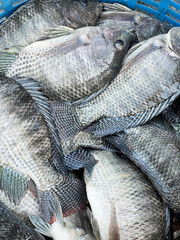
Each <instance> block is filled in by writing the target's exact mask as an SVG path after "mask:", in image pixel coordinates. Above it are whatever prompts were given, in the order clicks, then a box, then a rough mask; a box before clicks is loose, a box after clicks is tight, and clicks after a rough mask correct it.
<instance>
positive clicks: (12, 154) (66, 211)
mask: <svg viewBox="0 0 180 240" xmlns="http://www.w3.org/2000/svg"><path fill="white" fill-rule="evenodd" d="M26 84H27V85H28V79H26ZM29 84H30V85H29V86H30V89H31V94H32V95H33V96H34V98H36V102H35V101H34V100H33V98H32V96H31V95H30V94H29V93H28V92H27V91H26V90H25V89H24V88H23V87H22V86H21V85H20V84H19V83H18V82H17V79H16V80H15V79H11V78H7V77H5V76H0V106H1V107H0V109H1V114H0V131H1V135H0V139H1V141H0V155H1V159H0V187H1V191H2V192H5V194H6V196H8V197H9V200H10V201H11V203H13V204H14V205H19V204H21V202H22V200H23V199H24V197H25V195H26V193H27V192H28V191H30V192H31V193H32V194H33V195H34V197H35V198H36V199H38V203H39V209H40V212H41V216H42V218H43V219H44V220H45V221H46V222H47V223H49V224H51V223H54V222H56V218H55V215H56V212H55V198H58V199H59V201H60V204H61V205H62V211H63V216H64V217H66V216H68V215H70V214H73V213H74V212H77V211H79V210H81V209H83V208H84V207H86V202H87V198H86V191H85V184H84V183H83V182H82V181H81V180H79V179H78V178H76V177H74V176H72V175H62V174H60V173H58V172H57V171H56V170H54V168H53V167H52V166H51V165H50V162H49V161H50V158H51V145H50V137H49V131H48V128H47V124H46V122H45V118H44V117H43V116H42V115H41V114H40V111H39V109H40V107H41V111H42V109H44V111H45V112H48V105H47V103H46V102H45V101H44V99H43V97H42V96H41V93H40V92H39V91H37V86H36V85H34V87H33V84H32V79H30V80H29ZM32 92H33V93H32ZM43 106H44V108H42V107H43ZM46 121H49V122H50V121H51V120H50V117H49V116H47V119H46ZM5 203H6V202H5ZM39 209H37V211H39Z"/></svg>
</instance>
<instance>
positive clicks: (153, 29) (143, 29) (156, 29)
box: [136, 17, 169, 41]
mask: <svg viewBox="0 0 180 240" xmlns="http://www.w3.org/2000/svg"><path fill="white" fill-rule="evenodd" d="M168 31H169V27H168V26H166V25H165V24H163V23H162V22H160V21H159V20H157V19H153V18H151V17H143V18H142V21H141V22H140V24H139V25H138V26H137V27H136V32H137V35H138V40H139V41H144V40H146V39H148V38H151V37H154V36H156V35H159V34H164V33H167V32H168Z"/></svg>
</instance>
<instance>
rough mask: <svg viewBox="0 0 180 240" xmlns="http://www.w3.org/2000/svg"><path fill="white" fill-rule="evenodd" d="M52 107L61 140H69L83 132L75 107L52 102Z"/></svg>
mask: <svg viewBox="0 0 180 240" xmlns="http://www.w3.org/2000/svg"><path fill="white" fill-rule="evenodd" d="M50 107H51V112H52V116H53V118H54V121H55V124H56V127H57V129H58V132H59V136H60V138H61V139H64V140H69V139H70V138H71V137H73V136H74V135H76V134H77V133H78V132H80V131H81V130H82V128H83V126H82V125H81V123H80V121H79V118H78V116H77V113H76V108H75V107H74V106H71V105H68V104H66V103H63V102H52V103H51V104H50Z"/></svg>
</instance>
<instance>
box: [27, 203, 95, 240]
mask: <svg viewBox="0 0 180 240" xmlns="http://www.w3.org/2000/svg"><path fill="white" fill-rule="evenodd" d="M29 218H30V220H31V222H32V224H33V225H34V226H35V227H36V229H35V230H36V231H38V232H40V233H42V234H43V235H45V236H48V237H52V238H53V239H54V240H58V239H62V240H63V239H64V240H67V239H74V237H76V239H82V240H94V238H92V237H91V236H90V235H89V234H85V232H84V230H83V229H78V228H77V227H76V226H74V228H73V227H72V228H66V226H65V224H64V220H63V214H62V208H61V205H60V203H59V201H58V200H57V199H55V221H54V222H53V223H52V224H50V223H47V222H46V221H44V219H43V218H41V217H40V216H29Z"/></svg>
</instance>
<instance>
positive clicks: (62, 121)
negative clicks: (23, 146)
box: [51, 27, 180, 139]
mask: <svg viewBox="0 0 180 240" xmlns="http://www.w3.org/2000/svg"><path fill="white" fill-rule="evenodd" d="M175 39H176V42H175ZM179 43H180V28H178V27H177V28H172V29H171V30H170V31H169V32H168V34H164V35H159V36H155V37H153V38H151V39H149V40H146V41H145V42H141V43H139V44H138V46H136V45H135V46H134V47H133V49H131V50H130V51H131V53H130V54H128V55H127V57H126V59H125V60H124V64H123V67H122V69H121V71H120V73H119V74H118V76H117V77H116V78H115V79H114V80H113V81H112V82H111V83H110V84H109V85H108V86H107V88H106V89H105V90H104V91H103V92H102V93H100V94H99V95H97V96H96V97H94V96H93V95H92V96H90V97H88V98H86V99H82V100H81V101H79V102H78V103H76V102H75V103H73V104H68V103H59V102H53V103H52V104H51V109H53V111H52V112H53V116H54V119H55V122H56V125H57V126H58V130H59V133H60V137H61V139H70V138H71V137H72V136H73V135H75V134H77V132H79V131H81V130H82V129H85V128H86V131H88V132H92V133H93V134H94V135H95V136H96V137H102V136H105V135H109V134H113V133H115V132H120V131H122V130H124V129H127V128H130V127H135V126H138V125H140V124H144V123H145V122H147V121H149V120H151V119H152V118H153V117H154V116H157V115H158V114H160V113H161V112H162V111H163V110H164V109H165V108H166V107H168V106H169V105H170V104H171V103H172V102H173V101H174V100H175V99H176V98H177V97H178V96H179V94H180V51H179ZM176 46H177V47H176ZM89 125H90V126H89ZM88 126H89V127H88ZM87 127H88V128H87Z"/></svg>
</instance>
